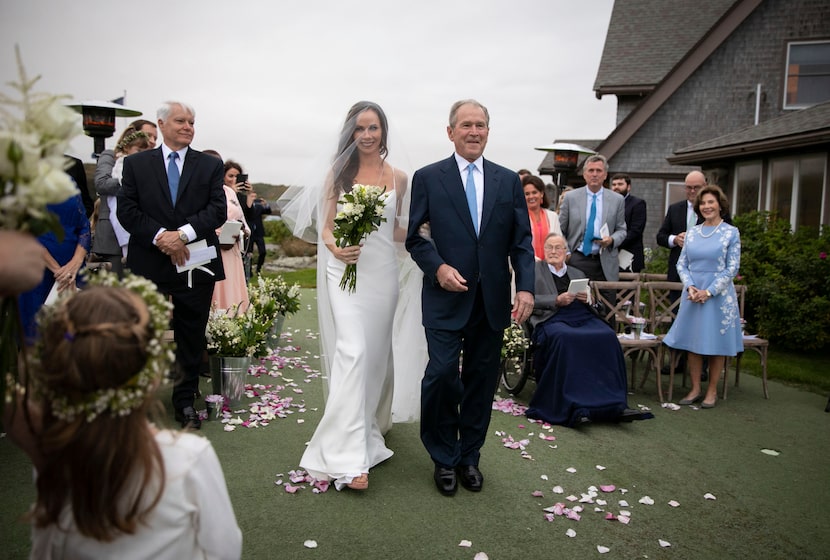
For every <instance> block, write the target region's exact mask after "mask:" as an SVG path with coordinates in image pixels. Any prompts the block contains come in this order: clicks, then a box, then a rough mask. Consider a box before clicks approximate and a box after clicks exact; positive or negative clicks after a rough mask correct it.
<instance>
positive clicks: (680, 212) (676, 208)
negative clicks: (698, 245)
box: [657, 200, 732, 282]
mask: <svg viewBox="0 0 830 560" xmlns="http://www.w3.org/2000/svg"><path fill="white" fill-rule="evenodd" d="M687 208H688V204H687V202H686V201H685V200H681V201H680V202H675V203H674V204H672V205H671V206H669V210H668V212H666V217H665V219H664V220H663V224H662V225H661V226H660V229H659V230H658V231H657V244H658V245H660V246H661V247H666V248H668V249H669V270H668V271H667V276H666V279H667V280H668V281H669V282H680V275H679V274H678V273H677V261H678V259H679V258H680V252H681V251H682V250H683V248H682V247H678V246H676V245H675V246H674V247H669V235H677V234H678V233H683V232H684V231H686V225H687V224H686V210H687ZM696 216H697V222H696V223H698V224H701V223H703V217H702V216H701V215H700V214H697V215H696ZM723 221H724V222H726V223H727V224H729V225H732V216H731V215H730V214H729V213H728V212H727V213H726V215H725V216H724V217H723Z"/></svg>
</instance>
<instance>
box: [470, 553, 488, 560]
mask: <svg viewBox="0 0 830 560" xmlns="http://www.w3.org/2000/svg"><path fill="white" fill-rule="evenodd" d="M473 560H490V557H489V556H487V555H486V554H485V553H483V552H476V555H475V556H473Z"/></svg>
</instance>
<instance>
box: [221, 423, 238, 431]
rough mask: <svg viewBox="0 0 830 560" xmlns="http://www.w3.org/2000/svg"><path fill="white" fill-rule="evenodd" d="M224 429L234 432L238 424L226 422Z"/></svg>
mask: <svg viewBox="0 0 830 560" xmlns="http://www.w3.org/2000/svg"><path fill="white" fill-rule="evenodd" d="M223 429H224V430H225V431H226V432H232V431H234V430H235V429H236V426H231V425H230V424H225V427H224V428H223Z"/></svg>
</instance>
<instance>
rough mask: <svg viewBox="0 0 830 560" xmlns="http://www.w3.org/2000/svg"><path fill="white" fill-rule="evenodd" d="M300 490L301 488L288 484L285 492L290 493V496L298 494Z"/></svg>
mask: <svg viewBox="0 0 830 560" xmlns="http://www.w3.org/2000/svg"><path fill="white" fill-rule="evenodd" d="M299 489H300V487H299V486H292V485H291V484H286V485H285V491H286V492H288V493H289V494H296V493H297V490H299Z"/></svg>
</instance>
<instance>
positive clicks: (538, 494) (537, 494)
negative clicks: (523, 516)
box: [530, 490, 544, 498]
mask: <svg viewBox="0 0 830 560" xmlns="http://www.w3.org/2000/svg"><path fill="white" fill-rule="evenodd" d="M530 495H531V496H533V497H534V498H541V497H543V496H544V494H542V492H541V490H534V491H533V492H531V494H530Z"/></svg>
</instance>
